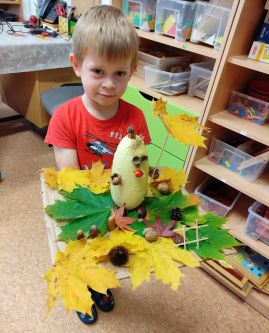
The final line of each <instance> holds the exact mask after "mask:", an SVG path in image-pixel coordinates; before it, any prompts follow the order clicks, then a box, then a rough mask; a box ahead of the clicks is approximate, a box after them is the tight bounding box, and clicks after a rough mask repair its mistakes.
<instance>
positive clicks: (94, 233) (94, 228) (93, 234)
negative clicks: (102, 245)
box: [89, 224, 99, 238]
mask: <svg viewBox="0 0 269 333" xmlns="http://www.w3.org/2000/svg"><path fill="white" fill-rule="evenodd" d="M98 234H99V230H98V229H97V226H96V225H95V224H93V225H92V226H91V227H90V229H89V237H90V238H96V237H97V236H98Z"/></svg>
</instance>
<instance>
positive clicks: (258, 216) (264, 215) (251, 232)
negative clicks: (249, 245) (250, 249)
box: [245, 201, 269, 245]
mask: <svg viewBox="0 0 269 333" xmlns="http://www.w3.org/2000/svg"><path fill="white" fill-rule="evenodd" d="M248 211H249V215H248V218H247V222H246V227H245V232H246V234H247V235H248V236H250V237H251V238H252V239H254V240H260V241H262V242H264V243H266V244H267V245H269V207H266V206H265V205H263V204H261V203H259V202H258V201H255V202H254V203H253V204H252V205H251V206H250V207H249V209H248Z"/></svg>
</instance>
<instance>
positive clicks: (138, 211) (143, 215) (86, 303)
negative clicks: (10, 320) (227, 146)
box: [42, 100, 239, 314]
mask: <svg viewBox="0 0 269 333" xmlns="http://www.w3.org/2000/svg"><path fill="white" fill-rule="evenodd" d="M153 113H154V114H155V115H157V116H159V117H160V119H161V120H162V122H163V124H164V126H165V127H166V129H167V132H168V134H167V135H171V136H173V137H174V138H175V139H176V140H178V141H180V142H181V143H183V144H188V145H189V144H191V145H195V146H202V147H203V146H204V138H203V137H202V136H201V135H200V134H199V130H200V129H202V127H201V126H200V125H199V124H198V123H197V119H196V118H194V117H191V116H188V115H185V114H183V115H176V116H171V115H168V114H167V113H166V106H165V103H164V102H163V101H162V100H158V101H157V102H154V108H153ZM149 162H150V161H148V156H147V151H146V147H145V145H144V142H143V140H142V138H141V137H139V136H137V135H136V134H135V133H134V131H133V130H132V129H129V130H128V135H127V136H126V137H124V138H123V139H122V140H121V142H120V144H119V145H118V148H117V151H116V152H115V155H114V159H113V165H112V169H111V170H106V169H104V166H103V165H102V163H101V162H97V163H95V164H93V166H92V168H91V169H90V170H89V169H87V170H85V171H80V170H73V169H63V170H61V171H59V172H57V171H56V170H55V169H53V168H47V169H43V170H42V172H43V177H44V179H45V182H46V185H47V187H48V188H50V189H52V190H55V191H58V192H59V193H60V194H61V195H62V196H63V198H64V200H56V201H55V202H54V203H53V204H52V205H48V206H47V207H45V211H46V214H47V215H49V216H50V217H52V218H53V220H54V221H56V223H57V224H58V225H59V227H60V229H61V232H60V234H59V235H58V240H60V241H64V242H66V247H65V250H64V251H63V252H61V251H59V252H58V253H57V255H56V257H55V259H54V265H53V267H52V268H51V269H50V270H49V271H48V272H47V273H46V275H45V279H46V280H47V283H48V290H47V295H48V300H47V307H48V312H49V311H50V310H51V309H52V308H53V307H54V306H55V305H56V304H57V301H58V298H59V297H61V299H62V302H63V304H64V306H65V308H66V309H67V310H76V311H80V312H82V313H89V314H91V307H92V304H93V301H92V299H91V295H90V292H89V286H90V287H91V288H92V289H94V290H96V291H98V292H101V293H106V290H107V289H110V288H115V287H117V286H119V285H120V282H119V280H118V278H117V276H116V273H117V267H119V266H122V267H125V269H128V271H129V274H130V279H131V281H132V285H133V288H134V289H135V288H137V287H138V286H139V285H140V284H141V283H143V282H144V281H149V279H150V273H151V272H153V273H154V275H155V278H156V279H158V280H161V281H162V282H163V283H165V284H167V285H169V286H170V287H171V288H172V289H174V290H176V289H177V288H178V286H179V284H180V280H181V277H182V276H183V273H182V272H181V271H180V269H179V264H181V265H185V266H189V267H197V266H199V262H198V260H197V259H196V257H195V256H194V253H196V254H197V255H198V256H199V257H200V258H201V259H215V260H219V259H223V254H222V250H223V249H225V248H229V247H232V246H236V245H238V244H239V243H238V242H237V241H236V240H235V239H234V238H233V237H232V236H230V235H229V234H228V231H227V230H226V229H224V228H222V227H223V224H224V223H225V222H226V219H225V218H223V217H219V216H215V215H214V214H212V213H210V212H209V213H206V214H204V215H201V214H200V213H199V209H198V208H199V201H198V199H197V197H196V196H194V195H193V194H184V193H183V192H182V190H181V189H182V187H183V186H184V184H185V183H186V178H185V175H184V173H183V171H176V170H172V169H170V168H168V167H165V168H161V169H160V170H158V168H157V167H156V166H155V167H154V168H150V167H149ZM107 262H109V263H112V265H113V266H114V268H113V269H108V268H107V267H106V266H105V265H104V264H105V263H107ZM113 266H112V267H113Z"/></svg>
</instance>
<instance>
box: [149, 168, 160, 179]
mask: <svg viewBox="0 0 269 333" xmlns="http://www.w3.org/2000/svg"><path fill="white" fill-rule="evenodd" d="M153 173H154V174H153ZM152 175H153V177H152ZM149 176H150V177H152V179H157V178H159V176H160V170H159V169H156V168H153V167H149Z"/></svg>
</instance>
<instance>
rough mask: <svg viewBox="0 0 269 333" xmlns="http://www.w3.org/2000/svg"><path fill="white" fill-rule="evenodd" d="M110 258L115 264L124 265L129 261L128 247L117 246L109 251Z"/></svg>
mask: <svg viewBox="0 0 269 333" xmlns="http://www.w3.org/2000/svg"><path fill="white" fill-rule="evenodd" d="M108 256H109V260H110V261H111V262H112V264H113V265H115V266H123V265H125V264H126V263H127V262H128V259H129V254H128V251H127V249H126V248H125V247H124V246H115V247H113V248H112V249H111V250H110V251H109V253H108Z"/></svg>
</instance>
